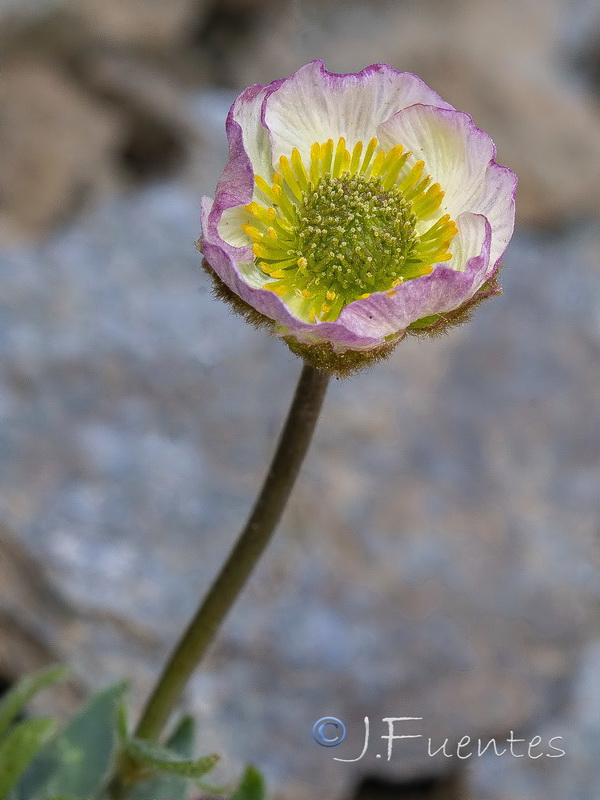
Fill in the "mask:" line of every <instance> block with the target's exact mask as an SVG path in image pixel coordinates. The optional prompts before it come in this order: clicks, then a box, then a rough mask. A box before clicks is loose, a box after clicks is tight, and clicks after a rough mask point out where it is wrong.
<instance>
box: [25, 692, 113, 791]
mask: <svg viewBox="0 0 600 800" xmlns="http://www.w3.org/2000/svg"><path fill="white" fill-rule="evenodd" d="M126 688H127V684H126V683H118V684H116V685H115V686H111V687H109V688H108V689H105V690H103V691H101V692H98V694H96V695H94V696H93V697H92V698H91V700H90V701H89V702H88V703H87V705H86V706H84V708H83V709H82V710H81V711H80V712H79V713H78V714H77V715H76V716H75V717H74V718H73V719H72V720H71V721H70V722H69V723H68V725H67V726H66V728H65V729H64V730H63V731H62V733H61V734H60V735H59V736H58V737H56V738H55V739H53V741H51V742H50V743H49V744H48V746H47V747H45V748H44V749H43V750H42V751H41V752H40V753H39V755H38V756H37V758H36V759H35V760H34V761H33V763H32V764H31V765H30V767H29V769H28V770H27V771H26V772H25V774H24V775H23V777H22V779H21V781H20V782H19V784H18V786H17V788H16V793H15V797H14V800H50V798H52V797H61V796H66V797H69V796H73V797H85V798H86V799H87V800H89V799H90V798H94V797H95V796H96V795H97V794H98V792H99V791H100V789H101V787H102V785H103V783H104V781H105V778H106V775H107V773H108V770H109V769H110V768H111V766H112V765H113V762H114V758H115V755H116V750H117V739H118V736H117V705H118V703H119V701H120V700H121V697H122V695H123V692H124V691H125V689H126Z"/></svg>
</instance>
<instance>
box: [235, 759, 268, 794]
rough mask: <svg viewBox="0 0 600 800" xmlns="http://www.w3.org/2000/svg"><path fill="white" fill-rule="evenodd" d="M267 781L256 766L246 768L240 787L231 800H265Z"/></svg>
mask: <svg viewBox="0 0 600 800" xmlns="http://www.w3.org/2000/svg"><path fill="white" fill-rule="evenodd" d="M265 798H266V788H265V779H264V778H263V776H262V773H261V772H260V771H259V770H258V769H257V768H256V767H254V766H252V765H250V766H249V767H246V771H245V772H244V774H243V775H242V780H241V781H240V785H239V786H238V788H237V789H236V790H235V792H234V793H233V794H232V795H231V798H230V800H265Z"/></svg>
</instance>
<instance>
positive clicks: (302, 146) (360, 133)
mask: <svg viewBox="0 0 600 800" xmlns="http://www.w3.org/2000/svg"><path fill="white" fill-rule="evenodd" d="M415 103H425V104H429V105H434V106H438V107H439V108H445V109H451V108H452V106H451V105H450V104H449V103H446V102H445V101H444V100H442V98H441V97H440V96H439V95H438V94H436V92H434V91H433V90H432V89H430V88H429V87H428V86H427V85H426V84H425V83H423V81H422V80H421V79H420V78H418V77H417V76H416V75H413V74H412V73H410V72H397V71H396V70H395V69H393V68H392V67H390V66H388V65H387V64H373V65H372V66H370V67H367V68H366V69H363V70H362V71H361V72H357V73H350V74H348V75H338V74H336V73H333V72H328V71H327V69H326V68H325V65H324V64H323V62H322V61H312V62H311V63H310V64H307V65H306V66H304V67H301V69H299V70H298V71H297V72H295V73H294V74H293V75H292V76H291V77H289V78H287V79H286V80H284V81H282V82H281V84H280V86H279V87H278V88H277V89H275V90H274V91H273V92H271V93H269V95H268V97H267V98H266V100H265V103H264V108H263V122H264V124H265V125H266V126H267V128H268V129H269V132H270V137H271V147H272V151H273V164H274V165H276V163H277V161H278V159H279V157H280V156H282V155H286V156H289V155H290V153H291V151H292V149H293V148H294V147H297V148H298V150H299V151H300V155H301V156H302V157H303V159H306V158H308V155H309V152H310V147H311V145H312V144H313V142H326V141H327V140H328V139H333V140H334V142H336V141H337V140H338V139H339V138H340V137H341V136H343V137H344V138H345V139H346V143H347V146H348V147H349V148H350V149H351V148H353V147H354V145H355V144H356V142H358V141H362V142H364V143H365V145H366V143H367V142H368V141H369V140H370V139H371V138H372V137H373V136H377V126H378V125H379V124H380V123H381V122H383V121H384V120H386V119H388V118H389V117H391V116H392V115H393V114H395V113H397V112H398V111H400V110H401V109H403V108H406V107H407V106H411V105H414V104H415Z"/></svg>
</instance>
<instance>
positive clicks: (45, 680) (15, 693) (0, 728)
mask: <svg viewBox="0 0 600 800" xmlns="http://www.w3.org/2000/svg"><path fill="white" fill-rule="evenodd" d="M68 674H69V670H68V669H67V668H66V667H50V668H49V669H44V670H41V671H40V672H34V673H33V674H32V675H27V676H26V677H24V678H22V679H21V680H20V681H19V682H18V683H17V684H16V686H13V687H12V688H11V689H10V690H9V691H8V692H7V693H6V694H5V695H4V697H3V698H2V701H1V702H0V739H2V737H3V736H4V734H5V733H6V731H7V730H8V728H9V727H10V725H11V723H12V722H13V721H14V719H15V718H16V717H17V716H18V715H19V714H20V713H21V711H22V710H23V709H24V708H25V706H26V705H27V703H28V702H29V701H30V700H31V698H32V697H33V696H34V695H36V694H37V693H38V692H41V691H42V689H45V688H46V687H47V686H51V685H52V684H53V683H56V682H57V681H61V680H64V679H65V678H66V677H67V675H68Z"/></svg>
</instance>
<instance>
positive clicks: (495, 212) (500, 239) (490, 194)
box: [477, 161, 517, 273]
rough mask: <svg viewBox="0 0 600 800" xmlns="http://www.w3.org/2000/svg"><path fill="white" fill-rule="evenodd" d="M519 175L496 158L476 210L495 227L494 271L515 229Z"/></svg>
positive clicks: (491, 267) (492, 259)
mask: <svg viewBox="0 0 600 800" xmlns="http://www.w3.org/2000/svg"><path fill="white" fill-rule="evenodd" d="M516 192H517V176H516V175H515V173H514V172H513V171H512V170H510V169H509V168H508V167H503V166H501V165H500V164H496V162H495V161H493V162H492V163H491V164H490V165H489V167H488V168H487V171H486V175H485V181H484V189H483V193H482V196H481V198H480V200H479V202H478V203H477V210H478V212H479V213H480V214H483V215H484V216H485V217H487V219H488V220H489V222H490V225H491V226H492V246H491V250H490V268H489V273H491V272H492V271H493V270H494V269H495V268H496V267H497V266H498V263H499V262H500V259H501V258H502V256H503V255H504V251H505V250H506V247H507V245H508V243H509V241H510V238H511V236H512V234H513V231H514V228H515V195H516Z"/></svg>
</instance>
